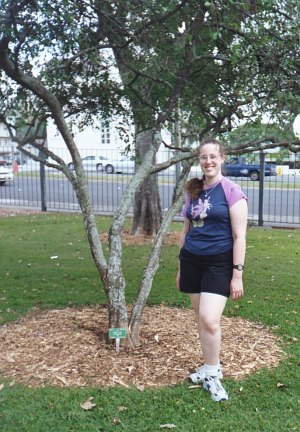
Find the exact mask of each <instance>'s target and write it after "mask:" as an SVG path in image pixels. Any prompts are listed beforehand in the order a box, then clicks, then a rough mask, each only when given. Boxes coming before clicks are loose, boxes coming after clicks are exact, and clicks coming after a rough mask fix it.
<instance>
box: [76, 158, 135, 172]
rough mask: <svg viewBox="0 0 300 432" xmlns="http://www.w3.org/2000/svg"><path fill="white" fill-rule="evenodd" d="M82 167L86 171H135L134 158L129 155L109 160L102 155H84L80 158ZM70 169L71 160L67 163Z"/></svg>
mask: <svg viewBox="0 0 300 432" xmlns="http://www.w3.org/2000/svg"><path fill="white" fill-rule="evenodd" d="M81 160H82V165H83V168H84V169H85V170H86V171H98V172H106V173H107V174H113V173H127V174H133V173H134V171H135V162H134V158H133V157H131V156H123V157H122V158H121V159H119V160H110V159H108V158H106V157H104V156H95V155H93V156H86V157H84V158H82V159H81ZM68 166H69V168H70V169H71V170H73V169H74V164H73V162H71V163H69V164H68Z"/></svg>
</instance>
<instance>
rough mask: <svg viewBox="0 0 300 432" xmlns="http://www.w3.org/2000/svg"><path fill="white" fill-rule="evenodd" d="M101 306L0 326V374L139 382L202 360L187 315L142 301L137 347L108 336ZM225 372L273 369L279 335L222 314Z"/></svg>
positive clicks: (156, 382) (70, 381)
mask: <svg viewBox="0 0 300 432" xmlns="http://www.w3.org/2000/svg"><path fill="white" fill-rule="evenodd" d="M107 322H108V317H107V309H106V308H105V307H97V308H82V309H75V308H67V309H63V310H50V311H35V312H33V313H31V314H30V315H28V316H25V317H23V318H21V319H20V320H19V321H18V322H15V323H8V324H6V325H3V326H1V327H0V374H1V375H2V376H5V377H9V378H11V379H12V380H13V381H19V382H22V383H24V384H26V385H28V386H31V387H42V386H46V385H54V386H65V387H68V386H80V387H84V386H124V387H127V386H128V387H132V386H134V387H136V388H138V389H143V388H146V387H158V386H164V385H175V384H177V383H180V382H182V381H184V380H186V378H187V376H188V374H189V373H190V372H191V371H194V370H195V368H197V367H198V366H199V365H200V364H201V362H202V355H201V350H200V346H199V343H198V337H197V331H196V325H195V322H194V314H193V312H192V311H191V310H189V309H181V308H170V307H166V306H164V305H161V306H155V307H147V308H146V309H145V311H144V315H143V323H142V326H141V345H140V348H139V349H130V348H121V350H120V351H119V352H116V348H115V345H111V344H108V343H107V340H106V331H107ZM222 332H223V346H222V354H221V361H222V363H223V372H224V375H225V377H226V376H227V377H233V378H235V379H242V378H244V377H246V376H247V375H249V374H252V373H254V372H255V371H257V370H258V369H260V368H274V367H276V366H277V365H278V363H279V361H280V359H281V358H282V356H283V355H284V354H283V353H282V351H281V349H280V347H279V343H280V340H279V338H278V337H277V336H276V335H274V334H272V333H270V332H269V331H268V329H267V328H266V327H264V326H262V325H260V324H255V323H253V322H250V321H246V320H244V319H242V318H228V317H223V318H222Z"/></svg>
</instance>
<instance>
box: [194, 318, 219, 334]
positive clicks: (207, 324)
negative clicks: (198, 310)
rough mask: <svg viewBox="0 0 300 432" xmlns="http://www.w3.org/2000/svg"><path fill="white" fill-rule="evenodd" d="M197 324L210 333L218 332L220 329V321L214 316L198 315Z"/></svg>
mask: <svg viewBox="0 0 300 432" xmlns="http://www.w3.org/2000/svg"><path fill="white" fill-rule="evenodd" d="M199 324H200V328H201V329H203V330H205V331H206V332H208V333H210V334H212V335H215V334H217V333H219V331H220V329H221V326H220V322H219V321H218V320H216V319H215V318H214V317H209V316H201V315H199Z"/></svg>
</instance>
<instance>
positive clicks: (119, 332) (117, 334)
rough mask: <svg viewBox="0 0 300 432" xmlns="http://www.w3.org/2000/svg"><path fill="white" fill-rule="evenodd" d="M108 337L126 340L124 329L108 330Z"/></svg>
mask: <svg viewBox="0 0 300 432" xmlns="http://www.w3.org/2000/svg"><path fill="white" fill-rule="evenodd" d="M108 336H109V338H110V339H124V338H126V328H110V329H109V330H108Z"/></svg>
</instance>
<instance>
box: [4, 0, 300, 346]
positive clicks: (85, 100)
mask: <svg viewBox="0 0 300 432" xmlns="http://www.w3.org/2000/svg"><path fill="white" fill-rule="evenodd" d="M2 3H3V5H2V9H1V11H0V23H1V24H0V25H1V27H0V69H1V71H2V75H1V83H0V92H1V100H0V112H1V119H2V121H4V122H5V123H6V124H7V126H8V127H9V130H10V133H11V136H12V138H13V139H14V140H15V141H16V142H17V143H18V147H19V149H21V150H22V151H23V152H25V153H26V154H27V155H29V156H31V157H32V158H34V159H35V160H39V161H41V162H43V163H45V164H46V165H48V166H50V167H52V168H56V169H57V170H60V171H61V172H63V173H64V174H65V175H66V177H67V178H68V179H69V181H70V182H71V184H72V186H73V188H74V190H75V192H76V195H77V198H78V202H79V205H80V208H81V211H82V215H83V221H84V226H85V230H86V233H87V238H88V241H89V244H90V249H91V254H92V257H93V259H94V262H95V265H96V267H97V269H98V272H99V275H100V278H101V280H102V282H103V285H104V288H105V291H106V294H107V299H108V308H109V327H125V328H127V330H128V338H129V340H130V342H131V343H132V344H133V345H137V344H138V343H139V325H140V321H141V317H142V312H143V309H144V306H145V304H146V301H147V298H148V296H149V293H150V290H151V285H152V280H153V277H154V274H155V272H156V270H157V268H158V265H159V255H160V251H161V249H162V245H163V240H164V237H165V235H166V233H167V230H168V226H169V224H170V222H171V220H172V219H173V217H174V215H175V214H177V213H178V211H179V208H180V207H181V205H182V195H183V187H184V183H185V180H186V178H187V175H188V171H189V167H190V165H191V164H192V163H193V160H192V158H193V156H194V155H195V152H194V151H192V150H191V149H190V148H189V147H184V148H180V149H176V148H174V150H177V151H178V153H176V155H175V156H173V157H172V158H171V159H170V160H169V161H167V162H165V163H163V164H159V165H156V164H155V156H156V153H157V151H158V148H159V146H160V145H161V128H162V127H163V126H165V124H166V122H171V123H172V122H174V115H175V114H174V113H175V111H176V110H175V108H176V106H177V102H178V100H179V98H180V103H181V109H182V112H183V117H184V122H185V124H187V125H188V127H187V128H186V131H185V133H186V135H195V134H197V135H199V136H204V135H206V134H208V133H210V134H212V135H217V134H219V135H220V136H221V134H223V133H225V132H228V131H230V130H232V129H233V128H234V123H235V122H237V120H239V121H247V119H249V118H251V119H252V118H255V117H257V118H258V117H260V116H262V115H263V114H264V113H266V112H268V113H269V114H270V113H271V114H272V116H273V118H274V119H277V118H278V119H283V118H284V119H285V121H286V122H288V121H290V123H291V119H290V117H289V116H290V113H289V112H288V110H290V111H291V112H292V111H293V109H295V108H294V107H295V106H296V102H297V98H298V97H299V82H298V80H297V73H296V72H297V71H298V68H299V64H298V63H297V56H296V53H297V50H298V44H297V41H295V34H296V33H295V31H296V28H297V26H296V24H295V20H294V18H293V16H295V14H294V11H293V9H294V10H296V8H297V2H296V1H293V0H286V1H285V2H281V5H280V8H279V7H278V6H277V3H276V2H275V1H274V2H267V1H256V2H254V1H251V2H250V1H248V2H247V1H245V2H231V1H229V2H226V4H225V5H223V2H218V1H211V2H208V1H196V0H195V1H194V0H181V1H178V2H177V1H174V2H173V1H172V2H170V1H161V2H159V5H157V4H154V3H153V2H152V1H150V0H149V1H143V2H141V1H139V0H135V1H132V2H124V1H120V2H113V3H112V2H99V1H93V2H89V4H85V3H84V2H83V1H67V0H58V1H57V2H55V4H51V3H52V2H47V1H45V0H40V1H37V0H36V1H35V2H33V1H32V0H19V1H12V0H10V1H9V0H6V1H3V2H2ZM287 11H288V12H287ZM266 21H267V22H268V26H266V25H265V23H266ZM182 22H184V26H185V29H183V30H182V31H179V30H178V28H179V26H181V25H182ZM279 23H280V26H281V27H280V34H279V33H278V24H279ZM275 30H276V31H275ZM278 34H279V36H278ZM275 36H276V37H275ZM277 36H278V37H277ZM287 42H288V45H289V46H288V48H287V47H286V43H287ZM276 50H278V53H277V51H276ZM280 50H281V52H282V53H285V54H286V53H287V52H288V53H289V55H288V57H287V58H284V57H282V58H281V56H280V55H279V51H280ZM275 53H276V55H275ZM112 54H113V55H112ZM113 66H117V67H118V69H119V72H120V75H121V77H122V82H121V81H120V80H119V79H118V78H115V77H114V75H113V73H112V67H113ZM274 71H275V72H276V73H277V75H275V76H274ZM283 88H284V90H285V92H286V91H287V90H289V91H290V92H293V93H292V94H289V95H288V97H284V95H282V90H283ZM115 113H117V114H119V115H124V117H127V118H128V117H130V118H132V120H133V122H134V124H135V125H136V126H137V132H138V134H137V136H139V138H140V139H141V144H138V145H137V149H138V150H139V151H140V153H142V155H141V156H142V157H141V158H140V160H139V164H138V165H139V166H138V169H137V171H136V174H135V175H134V177H133V178H132V181H131V182H130V184H129V186H128V188H127V189H126V191H125V193H124V195H123V197H122V200H121V202H120V204H119V206H118V209H117V211H116V213H115V215H114V217H113V220H112V224H111V228H110V233H109V247H110V253H109V257H108V259H106V258H105V256H104V253H103V249H102V244H101V241H100V238H99V232H98V228H97V224H96V221H95V217H94V213H93V209H92V204H91V201H90V197H89V194H88V187H87V179H86V176H85V173H84V170H83V168H82V163H81V159H80V155H79V152H78V149H77V147H76V145H75V142H74V140H73V136H72V123H74V122H78V116H79V118H80V121H81V123H83V124H86V123H87V122H89V121H92V119H93V118H94V117H95V116H101V118H104V119H105V118H106V119H107V118H109V116H111V115H113V114H115ZM292 114H293V112H292ZM49 117H51V118H52V119H53V120H54V122H55V123H56V126H57V128H58V130H59V132H60V133H61V135H62V137H63V139H64V141H65V143H66V146H67V148H68V150H69V152H70V155H71V157H72V160H73V163H74V167H75V171H74V172H73V171H70V170H69V168H68V166H67V165H66V163H65V162H64V161H63V160H62V159H61V158H59V157H58V155H56V154H54V153H52V152H51V151H49V149H47V148H46V147H45V146H43V145H42V144H41V142H40V141H39V139H38V138H39V134H40V130H41V128H42V126H43V125H44V123H45V121H46V120H47V118H49ZM20 127H22V128H25V129H26V133H24V134H22V136H18V134H17V133H16V131H17V130H18V128H20ZM267 142H268V144H265V143H266V137H261V138H260V139H259V140H255V141H250V142H243V143H240V144H239V145H237V146H235V147H234V148H231V149H230V152H232V153H235V152H241V151H243V152H244V151H251V150H257V149H260V148H263V147H267V146H270V147H272V146H275V145H276V146H277V145H278V144H280V143H278V140H277V138H276V137H274V136H270V137H268V140H267ZM262 143H263V144H262ZM281 144H282V145H284V146H291V142H283V143H281ZM142 145H143V146H144V149H143V150H141V149H142ZM294 146H295V148H296V147H297V148H299V141H298V140H295V142H294ZM35 150H38V151H39V152H40V153H39V154H37V153H36V152H35ZM138 156H139V155H138ZM179 161H185V162H184V163H183V170H182V173H181V175H180V177H179V181H178V185H177V188H176V190H175V193H174V202H173V204H172V206H171V207H170V209H169V210H168V212H167V213H166V215H165V216H164V219H163V222H162V224H161V226H160V228H159V229H158V232H157V235H156V238H155V241H154V246H153V249H152V251H151V253H150V256H149V261H148V264H147V266H146V268H145V270H144V274H143V278H142V281H141V285H140V290H139V293H138V295H137V299H136V301H135V304H134V305H133V308H132V312H131V315H130V317H129V316H128V311H127V305H126V298H125V286H126V281H125V278H124V275H123V271H122V265H121V259H122V230H123V226H124V222H125V218H126V215H127V212H128V208H129V206H130V204H131V202H132V200H133V199H134V196H135V194H138V193H139V189H140V188H141V186H142V185H143V184H144V182H145V181H146V179H147V178H148V177H149V175H155V173H157V172H158V171H159V170H160V169H164V168H168V167H169V166H171V165H172V164H175V163H176V162H179ZM150 190H151V191H152V190H153V189H152V188H150ZM155 201H156V202H158V201H157V200H155ZM141 207H142V206H141Z"/></svg>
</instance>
